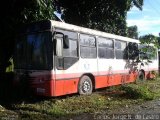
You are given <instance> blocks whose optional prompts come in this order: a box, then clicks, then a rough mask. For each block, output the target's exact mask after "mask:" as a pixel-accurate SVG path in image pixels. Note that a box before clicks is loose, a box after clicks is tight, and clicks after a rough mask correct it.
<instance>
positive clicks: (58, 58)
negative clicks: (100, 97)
mask: <svg viewBox="0 0 160 120" xmlns="http://www.w3.org/2000/svg"><path fill="white" fill-rule="evenodd" d="M21 32H22V34H20V35H19V36H18V37H17V42H16V47H15V57H14V65H15V66H14V69H15V70H14V72H15V81H16V82H20V81H21V80H22V78H23V76H25V77H27V79H26V80H28V81H29V87H31V89H32V90H33V91H34V93H35V94H36V95H42V96H61V95H66V94H71V93H79V94H83V95H86V94H91V93H92V91H93V89H97V88H103V87H108V86H113V85H120V84H124V83H130V82H134V81H135V80H136V79H137V78H138V77H140V78H141V79H145V78H147V77H148V76H149V74H150V73H151V71H158V57H157V53H156V55H155V57H154V58H153V59H152V62H151V63H149V64H147V65H146V64H144V65H142V64H139V63H136V61H135V59H134V58H136V57H139V52H138V51H139V50H138V48H139V43H140V42H139V40H135V39H131V38H127V37H122V36H118V35H114V34H109V33H105V32H101V31H96V30H92V29H88V28H83V27H79V26H75V25H71V24H67V23H62V22H58V21H53V20H46V21H40V22H36V23H32V24H30V25H28V26H27V27H26V28H25V29H23V30H22V31H21Z"/></svg>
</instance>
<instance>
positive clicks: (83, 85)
mask: <svg viewBox="0 0 160 120" xmlns="http://www.w3.org/2000/svg"><path fill="white" fill-rule="evenodd" d="M92 90H93V84H92V80H91V78H90V77H88V76H86V75H84V76H82V77H81V79H80V81H79V84H78V93H79V94H80V95H90V94H92Z"/></svg>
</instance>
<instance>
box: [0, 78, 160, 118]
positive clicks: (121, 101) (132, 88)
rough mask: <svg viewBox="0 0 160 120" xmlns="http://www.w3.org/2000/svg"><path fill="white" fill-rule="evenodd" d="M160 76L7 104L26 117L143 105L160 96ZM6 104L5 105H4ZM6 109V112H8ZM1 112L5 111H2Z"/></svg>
mask: <svg viewBox="0 0 160 120" xmlns="http://www.w3.org/2000/svg"><path fill="white" fill-rule="evenodd" d="M159 81H160V78H158V79H157V80H149V81H146V82H140V83H136V84H126V85H123V86H114V87H110V88H106V89H102V90H98V91H97V92H94V93H93V94H92V95H89V96H79V95H73V96H65V97H59V98H50V99H47V98H46V99H37V98H36V99H37V100H35V101H34V99H33V98H30V99H29V100H28V99H27V100H26V99H24V100H22V101H20V102H18V103H11V104H10V107H7V109H9V110H10V111H14V112H16V113H17V114H18V116H19V117H20V118H23V119H31V120H32V119H40V120H43V119H47V120H50V119H53V118H55V119H57V118H66V117H67V118H68V117H70V116H75V115H79V114H84V113H86V114H95V113H97V112H101V111H111V110H114V109H116V108H117V107H127V106H131V105H135V104H140V103H142V102H144V101H146V100H153V99H157V98H160V82H159ZM4 106H5V105H4ZM4 111H5V110H4V109H3V113H4ZM0 115H1V111H0Z"/></svg>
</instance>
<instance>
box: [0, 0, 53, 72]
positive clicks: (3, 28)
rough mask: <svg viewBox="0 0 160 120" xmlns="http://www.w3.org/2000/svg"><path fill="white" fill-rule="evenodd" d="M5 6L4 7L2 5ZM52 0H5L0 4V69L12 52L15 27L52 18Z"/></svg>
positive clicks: (2, 68) (3, 66)
mask: <svg viewBox="0 0 160 120" xmlns="http://www.w3.org/2000/svg"><path fill="white" fill-rule="evenodd" d="M4 6H5V7H4ZM53 11H54V6H53V1H52V0H29V1H28V0H23V1H22V0H5V1H3V4H1V5H0V13H1V19H0V70H2V71H3V70H4V69H5V67H6V66H7V61H8V59H9V58H10V57H11V55H12V54H13V47H14V36H15V34H16V29H17V28H18V27H20V26H21V25H22V24H24V23H25V24H26V23H30V22H33V21H38V20H43V19H54V14H53Z"/></svg>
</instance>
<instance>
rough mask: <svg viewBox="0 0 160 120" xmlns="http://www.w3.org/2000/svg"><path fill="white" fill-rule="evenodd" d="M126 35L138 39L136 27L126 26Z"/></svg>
mask: <svg viewBox="0 0 160 120" xmlns="http://www.w3.org/2000/svg"><path fill="white" fill-rule="evenodd" d="M127 37H130V38H133V39H138V28H137V26H136V25H134V26H130V27H128V28H127Z"/></svg>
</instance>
